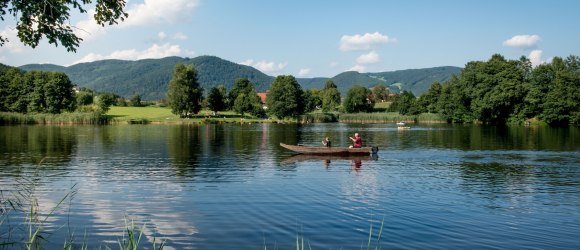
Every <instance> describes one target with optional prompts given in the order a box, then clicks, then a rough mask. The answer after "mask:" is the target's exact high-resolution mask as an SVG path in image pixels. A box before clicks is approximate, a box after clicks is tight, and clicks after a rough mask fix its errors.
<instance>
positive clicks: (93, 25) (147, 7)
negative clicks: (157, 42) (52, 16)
mask: <svg viewBox="0 0 580 250" xmlns="http://www.w3.org/2000/svg"><path fill="white" fill-rule="evenodd" d="M198 5H199V0H173V1H171V3H167V1H166V0H145V1H144V2H143V3H140V4H135V5H131V6H127V8H126V12H127V13H128V14H129V17H127V18H126V19H125V21H122V22H121V21H119V24H118V25H113V26H111V27H118V28H123V27H133V26H148V25H152V24H172V23H175V22H179V21H182V20H186V19H188V18H189V16H190V15H191V13H192V12H191V10H193V9H194V8H195V7H197V6H198ZM94 14H95V9H91V10H89V11H88V12H87V14H86V19H85V20H82V21H79V22H78V23H77V24H76V25H75V26H74V27H75V28H76V29H77V30H76V32H75V33H76V35H77V36H79V37H81V38H83V40H85V41H88V40H92V39H95V38H97V37H100V36H102V35H104V34H106V28H108V27H107V26H105V27H102V26H100V25H98V24H97V22H96V21H95V19H94V18H93V16H94Z"/></svg>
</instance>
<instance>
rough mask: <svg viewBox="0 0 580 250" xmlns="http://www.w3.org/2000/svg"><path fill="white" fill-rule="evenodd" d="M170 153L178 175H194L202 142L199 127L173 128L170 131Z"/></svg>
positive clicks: (184, 126)
mask: <svg viewBox="0 0 580 250" xmlns="http://www.w3.org/2000/svg"><path fill="white" fill-rule="evenodd" d="M167 139H168V141H167V144H168V152H169V157H170V160H171V162H172V164H173V167H174V168H175V169H176V175H178V176H188V175H193V172H195V168H196V167H197V158H198V155H199V153H200V149H201V146H202V143H203V142H202V141H200V136H199V126H196V125H183V126H173V127H170V129H169V136H168V138H167Z"/></svg>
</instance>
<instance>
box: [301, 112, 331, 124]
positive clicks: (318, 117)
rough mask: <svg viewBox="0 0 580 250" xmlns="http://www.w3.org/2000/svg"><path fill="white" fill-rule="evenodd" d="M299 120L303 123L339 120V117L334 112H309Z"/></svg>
mask: <svg viewBox="0 0 580 250" xmlns="http://www.w3.org/2000/svg"><path fill="white" fill-rule="evenodd" d="M299 121H300V122H301V123H321V122H338V117H337V114H334V113H309V114H305V115H302V116H300V118H299Z"/></svg>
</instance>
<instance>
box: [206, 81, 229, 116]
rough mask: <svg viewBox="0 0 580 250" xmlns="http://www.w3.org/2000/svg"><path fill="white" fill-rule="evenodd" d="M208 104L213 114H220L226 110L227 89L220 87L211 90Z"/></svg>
mask: <svg viewBox="0 0 580 250" xmlns="http://www.w3.org/2000/svg"><path fill="white" fill-rule="evenodd" d="M207 104H208V107H209V109H211V110H212V111H213V112H216V113H217V112H219V111H222V110H224V109H225V108H226V87H225V86H224V85H219V86H217V87H213V88H211V90H210V91H209V94H208V95H207Z"/></svg>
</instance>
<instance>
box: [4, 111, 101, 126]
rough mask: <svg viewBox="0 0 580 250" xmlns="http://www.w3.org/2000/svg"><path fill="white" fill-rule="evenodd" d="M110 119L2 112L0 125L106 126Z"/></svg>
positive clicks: (81, 114) (93, 115) (90, 115)
mask: <svg viewBox="0 0 580 250" xmlns="http://www.w3.org/2000/svg"><path fill="white" fill-rule="evenodd" d="M108 122H109V118H108V117H106V116H104V115H101V113H99V112H72V113H61V114H20V113H9V112H0V124H5V125H17V124H106V123H108Z"/></svg>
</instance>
